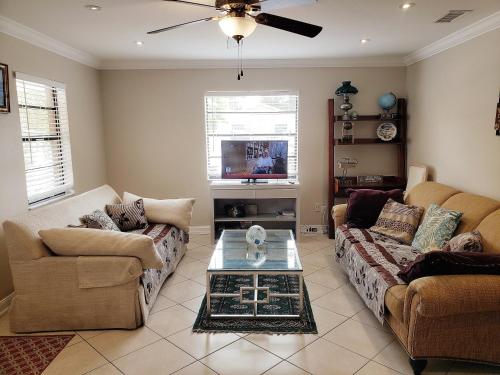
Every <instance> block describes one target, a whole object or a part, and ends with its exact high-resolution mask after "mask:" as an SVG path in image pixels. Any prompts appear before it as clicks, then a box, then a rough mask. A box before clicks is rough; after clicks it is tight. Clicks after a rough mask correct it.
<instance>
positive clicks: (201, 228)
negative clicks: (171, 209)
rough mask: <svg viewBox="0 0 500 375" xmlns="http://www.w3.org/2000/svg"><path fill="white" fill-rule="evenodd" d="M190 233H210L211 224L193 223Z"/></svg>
mask: <svg viewBox="0 0 500 375" xmlns="http://www.w3.org/2000/svg"><path fill="white" fill-rule="evenodd" d="M189 234H210V225H192V226H190V227H189Z"/></svg>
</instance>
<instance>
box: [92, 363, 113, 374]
mask: <svg viewBox="0 0 500 375" xmlns="http://www.w3.org/2000/svg"><path fill="white" fill-rule="evenodd" d="M87 374H88V375H121V372H120V371H119V370H118V369H117V368H116V367H115V366H113V365H112V364H111V363H108V364H107V365H104V366H102V367H99V368H96V369H95V370H92V371H90V372H88V373H87Z"/></svg>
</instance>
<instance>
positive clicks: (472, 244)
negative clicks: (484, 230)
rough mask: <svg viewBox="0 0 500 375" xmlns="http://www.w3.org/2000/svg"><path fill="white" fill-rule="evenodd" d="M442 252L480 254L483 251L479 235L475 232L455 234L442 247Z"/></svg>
mask: <svg viewBox="0 0 500 375" xmlns="http://www.w3.org/2000/svg"><path fill="white" fill-rule="evenodd" d="M443 251H451V252H453V253H455V252H457V251H459V252H468V253H480V252H481V251H483V244H482V243H481V233H479V231H477V230H475V231H473V232H466V233H460V234H457V235H456V236H455V237H453V238H452V239H451V240H449V241H448V243H447V244H446V245H445V246H444V247H443Z"/></svg>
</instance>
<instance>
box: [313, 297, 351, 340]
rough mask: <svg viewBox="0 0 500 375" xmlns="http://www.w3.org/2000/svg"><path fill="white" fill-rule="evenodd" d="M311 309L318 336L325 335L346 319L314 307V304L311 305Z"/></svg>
mask: <svg viewBox="0 0 500 375" xmlns="http://www.w3.org/2000/svg"><path fill="white" fill-rule="evenodd" d="M311 307H312V311H313V315H314V320H315V321H316V326H317V328H318V335H319V336H323V335H325V334H326V333H328V332H329V331H331V330H332V329H333V328H335V327H337V326H338V325H340V324H342V323H343V322H344V321H346V320H347V319H348V318H347V317H345V316H343V315H339V314H337V313H334V312H333V311H330V310H327V309H324V308H322V307H320V306H316V305H315V304H312V305H311Z"/></svg>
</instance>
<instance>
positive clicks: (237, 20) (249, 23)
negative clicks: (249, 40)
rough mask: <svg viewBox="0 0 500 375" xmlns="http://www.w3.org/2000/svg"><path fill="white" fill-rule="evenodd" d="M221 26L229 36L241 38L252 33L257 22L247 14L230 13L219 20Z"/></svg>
mask: <svg viewBox="0 0 500 375" xmlns="http://www.w3.org/2000/svg"><path fill="white" fill-rule="evenodd" d="M219 27H220V28H221V30H222V32H223V33H224V34H226V35H227V36H228V37H230V38H234V39H236V40H239V39H242V38H246V37H248V36H249V35H251V34H252V33H253V32H254V30H255V28H256V27H257V23H256V22H255V20H254V19H253V18H252V17H250V16H247V15H245V16H231V15H228V16H226V17H223V18H221V19H220V20H219Z"/></svg>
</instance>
